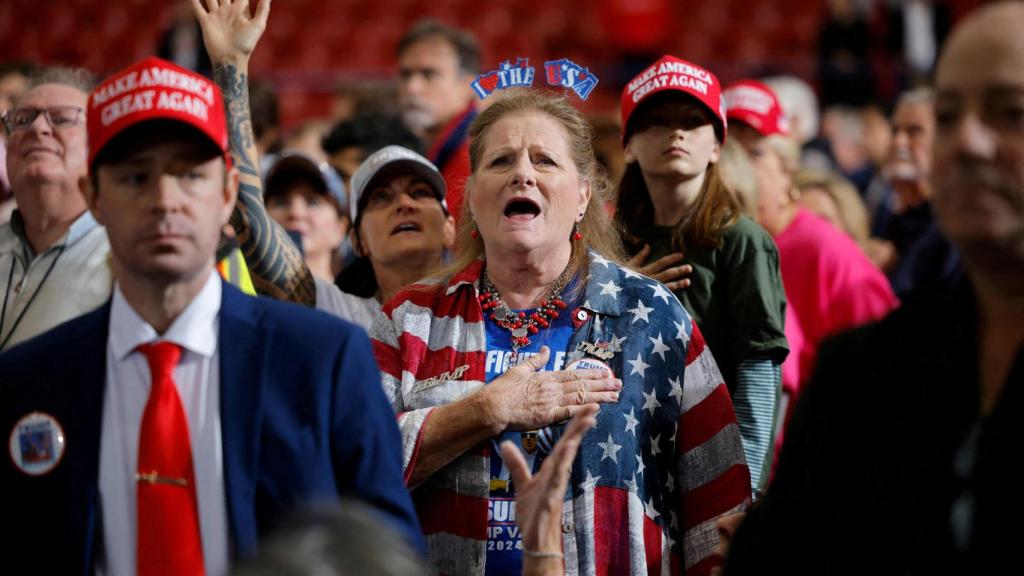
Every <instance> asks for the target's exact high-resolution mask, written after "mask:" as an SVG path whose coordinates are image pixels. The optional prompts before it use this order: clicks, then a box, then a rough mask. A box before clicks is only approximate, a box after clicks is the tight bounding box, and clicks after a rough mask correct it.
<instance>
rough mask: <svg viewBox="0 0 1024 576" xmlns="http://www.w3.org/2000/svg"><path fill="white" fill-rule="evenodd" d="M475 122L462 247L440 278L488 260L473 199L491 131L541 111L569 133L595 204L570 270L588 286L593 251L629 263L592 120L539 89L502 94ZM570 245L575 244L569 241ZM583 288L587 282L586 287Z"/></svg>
mask: <svg viewBox="0 0 1024 576" xmlns="http://www.w3.org/2000/svg"><path fill="white" fill-rule="evenodd" d="M493 98H495V99H494V101H493V102H492V103H491V104H490V105H489V106H488V107H487V108H486V109H484V110H483V111H482V112H480V114H479V115H478V116H477V117H476V119H475V120H473V124H472V125H470V127H469V137H470V141H469V166H470V171H471V173H472V175H471V176H470V177H469V180H467V181H466V194H464V195H463V202H462V212H461V214H462V218H461V222H460V223H459V230H458V234H457V237H456V246H458V248H457V251H456V253H455V256H454V257H453V258H452V261H451V263H450V264H449V265H448V266H445V267H444V268H443V269H441V270H440V271H438V272H437V273H436V274H435V275H434V277H435V278H439V279H447V278H450V277H451V276H452V275H454V274H455V273H456V272H458V271H460V270H462V269H463V268H465V267H466V266H469V265H470V264H471V263H472V262H473V261H474V260H477V259H480V258H482V257H483V256H484V240H483V238H482V237H480V235H479V234H475V235H474V234H473V231H474V230H475V229H476V222H475V221H474V220H473V215H472V212H471V211H470V209H469V198H470V195H471V192H470V191H471V189H472V188H473V181H474V175H475V174H476V173H477V171H478V170H480V167H481V164H482V160H481V158H482V157H483V155H484V146H485V138H486V136H487V132H488V131H489V130H490V129H491V128H492V127H493V126H494V124H495V123H497V122H498V121H499V120H501V119H502V118H505V117H507V116H511V115H515V114H527V113H539V114H545V115H547V116H548V117H549V118H551V119H553V120H555V121H556V122H558V123H559V124H560V125H561V126H562V128H563V129H564V130H565V133H566V137H567V138H568V145H569V151H570V153H571V154H572V159H573V164H574V165H575V166H576V171H577V172H578V173H579V178H580V181H587V182H589V183H590V190H591V195H590V203H589V204H587V211H586V213H584V215H583V220H581V221H580V222H579V231H580V233H581V234H582V236H583V237H582V239H580V240H579V241H575V240H573V241H571V242H572V255H571V256H570V259H569V272H570V274H571V275H573V276H577V277H579V278H580V280H581V281H582V282H586V279H587V278H586V274H581V272H583V271H585V270H586V269H587V267H588V264H589V256H588V251H590V250H593V251H595V252H597V253H598V254H600V255H601V256H603V257H604V258H606V259H607V260H610V261H613V262H616V263H619V264H623V263H624V262H625V257H624V255H623V250H622V243H621V241H620V240H619V237H618V235H617V234H616V233H615V230H614V228H613V227H612V225H611V223H610V222H609V219H608V214H607V212H606V210H605V204H606V203H607V202H608V201H609V199H610V194H611V190H612V186H611V182H609V181H608V177H607V176H605V173H604V170H603V169H602V168H601V166H600V165H599V164H598V163H597V159H596V158H595V157H594V146H593V138H592V132H593V129H592V128H591V126H590V123H589V122H587V119H586V118H584V116H583V115H582V114H581V113H580V112H579V110H577V109H576V108H574V107H573V106H572V105H571V104H569V102H568V100H567V99H566V97H565V96H561V95H556V94H550V93H544V92H539V91H536V90H510V91H508V92H506V93H503V94H500V95H498V96H496V97H493ZM566 241H570V240H569V238H566ZM581 286H582V284H581Z"/></svg>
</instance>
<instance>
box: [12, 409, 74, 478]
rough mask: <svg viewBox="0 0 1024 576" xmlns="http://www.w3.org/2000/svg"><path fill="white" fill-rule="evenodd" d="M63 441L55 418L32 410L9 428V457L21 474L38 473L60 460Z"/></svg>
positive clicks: (60, 429)
mask: <svg viewBox="0 0 1024 576" xmlns="http://www.w3.org/2000/svg"><path fill="white" fill-rule="evenodd" d="M66 442H67V439H66V438H65V436H64V429H63V428H61V426H60V423H59V422H57V419H56V418H54V417H53V416H50V415H49V414H46V413H44V412H32V413H30V414H26V415H25V416H23V417H22V418H21V420H18V422H17V424H15V425H14V429H13V430H11V437H10V441H9V448H10V454H11V460H12V461H13V462H14V465H15V466H17V468H18V469H19V470H21V471H22V472H24V473H25V474H28V475H29V476H42V475H43V474H46V473H48V472H50V471H51V470H53V469H54V468H56V467H57V464H59V463H60V460H61V458H62V457H63V456H64V448H65V444H66Z"/></svg>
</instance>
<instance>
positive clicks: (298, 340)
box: [0, 283, 425, 574]
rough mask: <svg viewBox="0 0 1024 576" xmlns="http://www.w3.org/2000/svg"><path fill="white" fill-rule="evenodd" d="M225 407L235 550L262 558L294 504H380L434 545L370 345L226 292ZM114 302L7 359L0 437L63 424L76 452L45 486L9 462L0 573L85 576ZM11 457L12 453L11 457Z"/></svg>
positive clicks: (333, 323)
mask: <svg viewBox="0 0 1024 576" xmlns="http://www.w3.org/2000/svg"><path fill="white" fill-rule="evenodd" d="M223 294H224V296H223V302H222V305H221V311H220V331H219V352H220V404H221V436H222V439H223V440H222V441H223V458H224V482H225V493H226V498H227V513H228V525H229V527H230V534H229V542H230V545H231V546H232V551H233V553H234V555H235V556H249V555H252V554H253V553H255V551H256V548H257V544H258V542H259V540H260V537H261V536H262V535H263V534H264V533H265V532H267V531H268V530H270V529H272V528H273V527H274V526H275V524H276V523H277V522H278V521H279V520H281V519H282V517H283V516H284V515H285V514H286V513H287V512H288V511H289V510H290V509H291V508H293V507H294V506H295V505H298V504H303V503H308V502H311V501H312V502H319V501H336V500H337V499H338V496H339V495H344V496H352V497H356V498H359V499H362V500H363V501H365V502H367V503H369V504H370V505H371V506H373V507H374V508H375V509H376V510H378V511H379V512H380V513H381V514H382V516H383V517H384V518H385V520H386V521H389V522H390V524H391V525H392V526H394V527H395V528H396V529H397V530H398V531H399V533H401V534H402V535H404V536H405V538H406V539H407V540H408V542H409V543H410V544H411V545H412V546H413V547H414V548H415V549H417V550H419V551H421V552H422V551H423V550H424V548H425V546H424V542H423V537H422V534H421V532H420V528H419V524H418V522H417V520H416V515H415V512H414V511H413V506H412V502H411V500H410V498H409V493H408V491H407V490H406V488H405V484H404V482H403V478H402V453H401V450H402V444H401V440H400V438H399V434H398V427H397V424H396V421H395V415H394V412H393V411H392V409H391V406H390V405H389V404H388V402H387V400H386V399H385V397H384V393H383V391H382V389H381V386H380V372H379V370H378V367H377V364H376V362H375V360H374V357H373V351H372V349H371V347H370V342H369V339H368V338H367V336H366V334H365V332H363V331H362V330H361V329H359V328H357V327H356V326H355V325H353V324H350V323H347V322H343V321H341V320H338V319H336V318H333V317H330V316H328V315H326V314H322V313H320V312H317V311H314V310H310V309H306V308H303V307H300V306H295V305H292V304H285V303H281V302H276V301H273V300H270V299H266V298H252V297H249V296H246V295H244V294H242V293H241V292H239V291H238V290H237V289H235V288H234V287H232V286H231V285H229V284H227V283H225V284H224V292H223ZM109 322H110V303H109V302H108V303H107V304H106V305H104V306H102V307H100V308H99V309H97V310H95V311H94V312H91V313H89V314H86V315H84V316H81V317H79V318H76V319H74V320H71V321H69V322H67V323H65V324H62V325H60V326H58V327H57V328H54V329H53V330H51V331H49V332H47V333H45V334H43V335H40V336H38V337H36V338H34V339H32V340H29V341H27V342H24V343H22V344H20V345H18V346H15V347H12V348H10V349H9V350H7V351H5V352H4V353H3V354H0V433H2V434H4V435H3V436H2V438H3V439H4V440H5V441H9V440H10V438H11V436H10V434H11V432H12V431H13V428H14V426H15V424H16V422H17V421H18V420H19V419H20V418H22V417H23V416H25V415H26V414H28V413H30V412H34V411H39V412H44V413H47V414H50V415H52V416H53V417H54V418H55V419H56V420H57V421H58V422H59V423H60V424H61V427H62V428H63V430H64V434H65V437H66V448H65V451H64V455H63V458H62V459H61V460H60V462H59V463H58V464H57V467H56V468H54V469H53V470H52V471H50V472H49V473H48V474H46V475H43V476H37V477H33V476H29V475H27V474H25V473H23V472H22V471H21V470H19V469H18V468H17V467H16V466H15V465H14V461H13V460H12V458H11V456H10V455H9V454H8V455H6V456H5V457H3V458H2V459H0V461H2V464H0V526H2V527H3V528H2V529H0V566H2V571H3V572H8V570H10V573H11V574H20V573H38V574H74V573H78V574H88V573H91V572H92V569H93V565H94V562H95V559H96V553H97V550H98V546H99V542H100V541H101V538H102V530H100V526H99V520H98V517H99V506H98V470H99V448H100V430H101V426H100V425H101V421H102V412H103V392H104V382H105V376H106V346H107V333H108V329H109ZM4 447H5V448H8V446H7V445H5V446H4Z"/></svg>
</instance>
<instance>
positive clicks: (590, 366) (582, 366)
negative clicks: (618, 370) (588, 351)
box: [565, 358, 615, 377]
mask: <svg viewBox="0 0 1024 576" xmlns="http://www.w3.org/2000/svg"><path fill="white" fill-rule="evenodd" d="M565 369H566V370H601V369H604V370H607V371H608V372H609V373H610V374H611V375H612V376H613V377H614V376H615V372H614V371H613V370H612V369H611V367H610V366H608V365H607V364H605V363H604V362H601V361H600V360H596V359H594V358H580V359H579V360H575V361H573V362H572V363H570V364H569V365H568V366H566V367H565Z"/></svg>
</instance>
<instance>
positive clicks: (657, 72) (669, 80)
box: [626, 62, 715, 102]
mask: <svg viewBox="0 0 1024 576" xmlns="http://www.w3.org/2000/svg"><path fill="white" fill-rule="evenodd" d="M669 74H670V76H667V75H669ZM714 83H715V80H714V78H712V77H711V74H709V73H708V71H707V70H702V69H700V68H695V67H693V66H690V65H688V64H684V63H682V62H662V63H661V64H658V65H656V66H651V67H650V68H648V69H647V70H645V71H644V73H643V74H641V75H640V76H637V77H636V78H634V79H633V80H632V81H630V83H629V85H628V86H627V87H626V91H627V92H628V93H629V94H630V95H631V96H632V97H633V102H637V101H639V100H640V99H641V98H643V97H644V96H645V95H646V94H647V93H648V92H650V91H651V90H656V89H658V88H661V87H664V86H678V87H681V88H689V89H691V90H695V91H697V92H700V93H701V94H705V95H706V94H707V93H708V86H709V85H711V84H714Z"/></svg>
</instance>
